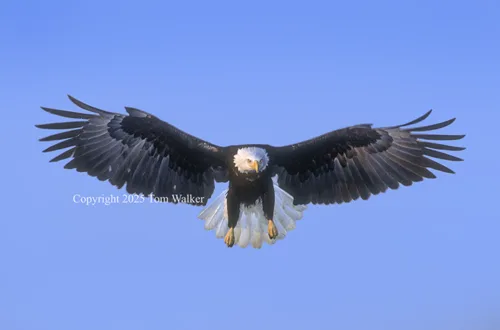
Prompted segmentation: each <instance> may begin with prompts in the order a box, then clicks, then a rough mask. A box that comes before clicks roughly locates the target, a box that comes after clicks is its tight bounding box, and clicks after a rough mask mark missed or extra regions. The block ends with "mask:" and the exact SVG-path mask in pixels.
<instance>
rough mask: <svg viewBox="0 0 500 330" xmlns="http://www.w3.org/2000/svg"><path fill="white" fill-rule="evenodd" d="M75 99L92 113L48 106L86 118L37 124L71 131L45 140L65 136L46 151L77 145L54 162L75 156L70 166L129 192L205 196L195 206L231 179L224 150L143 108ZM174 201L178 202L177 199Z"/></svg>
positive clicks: (56, 112)
mask: <svg viewBox="0 0 500 330" xmlns="http://www.w3.org/2000/svg"><path fill="white" fill-rule="evenodd" d="M69 98H70V100H71V101H72V102H73V103H74V104H76V105H77V106H78V107H80V108H82V109H84V110H87V111H90V112H92V114H86V113H77V112H72V111H66V110H58V109H51V108H46V107H42V109H43V110H45V111H47V112H49V113H51V114H54V115H58V116H61V117H66V118H72V119H85V120H84V121H72V122H62V123H52V124H42V125H36V127H38V128H41V129H62V130H65V131H63V132H61V133H57V134H53V135H50V136H47V137H45V138H42V139H40V141H60V140H62V141H60V142H58V143H56V144H55V145H52V146H51V147H49V148H47V149H45V150H44V152H50V151H55V150H60V149H66V148H70V147H71V148H70V149H69V150H66V151H64V152H63V153H61V154H60V155H58V156H56V157H55V158H53V159H52V160H51V161H52V162H57V161H60V160H64V159H68V158H71V160H70V161H69V162H68V163H67V164H66V165H65V168H67V169H76V170H77V171H78V172H86V173H88V174H89V175H90V176H95V177H97V178H98V179H99V180H101V181H106V180H107V181H109V182H110V183H111V184H113V185H115V186H117V187H118V188H121V187H123V186H124V185H125V184H126V185H127V192H129V193H136V194H144V195H150V194H153V195H154V196H156V197H171V196H172V195H173V194H191V195H193V196H195V197H203V198H202V199H200V200H198V201H199V203H198V201H196V202H195V203H193V204H194V205H205V204H206V203H207V201H208V199H209V198H210V196H211V195H212V193H213V191H214V187H215V184H214V181H226V180H227V179H226V178H227V169H226V167H225V150H224V148H221V147H219V146H216V145H213V144H210V143H208V142H206V141H203V140H201V139H199V138H196V137H194V136H192V135H189V134H187V133H185V132H183V131H181V130H179V129H178V128H176V127H174V126H172V125H170V124H168V123H166V122H163V121H161V120H160V119H158V118H156V117H155V116H153V115H151V114H149V113H147V112H144V111H142V110H139V109H135V108H130V107H127V108H126V111H127V112H128V114H129V115H128V116H127V115H123V114H119V113H113V112H108V111H105V110H101V109H98V108H95V107H92V106H90V105H88V104H85V103H83V102H81V101H79V100H77V99H75V98H74V97H71V96H69ZM200 194H201V195H200ZM168 200H169V201H170V202H175V200H174V199H173V198H168Z"/></svg>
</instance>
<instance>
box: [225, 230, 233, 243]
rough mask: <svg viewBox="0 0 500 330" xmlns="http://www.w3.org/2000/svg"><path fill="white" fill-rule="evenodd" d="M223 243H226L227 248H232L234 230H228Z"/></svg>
mask: <svg viewBox="0 0 500 330" xmlns="http://www.w3.org/2000/svg"><path fill="white" fill-rule="evenodd" d="M224 243H226V245H227V247H233V245H234V228H229V230H228V231H227V234H226V236H225V237H224Z"/></svg>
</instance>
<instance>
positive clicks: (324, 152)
mask: <svg viewBox="0 0 500 330" xmlns="http://www.w3.org/2000/svg"><path fill="white" fill-rule="evenodd" d="M431 111H432V110H431ZM431 111H429V112H427V113H426V114H425V115H423V116H422V117H419V118H417V119H415V120H413V121H411V122H409V123H406V124H403V125H399V126H393V127H384V128H372V125H368V124H365V125H357V126H352V127H347V128H343V129H339V130H336V131H332V132H330V133H327V134H324V135H321V136H319V137H316V138H314V139H311V140H307V141H304V142H301V143H297V144H293V145H288V146H284V147H273V148H271V152H272V154H270V159H272V160H273V164H274V166H275V173H276V174H278V184H279V186H280V187H282V188H283V189H285V190H286V191H288V192H289V193H290V194H291V195H292V196H293V197H294V203H295V204H308V203H313V204H331V203H338V204H341V203H348V202H350V201H352V200H356V199H358V198H359V197H361V198H362V199H368V198H369V197H370V195H377V194H378V193H381V192H385V191H386V190H387V188H390V189H397V188H398V187H399V185H400V184H402V185H404V186H410V185H412V183H413V182H418V181H422V180H423V179H424V178H435V177H436V176H435V175H434V174H433V173H432V172H430V171H429V169H434V170H438V171H442V172H447V173H454V172H453V171H452V170H451V169H449V168H448V167H446V166H444V165H442V164H440V163H438V162H436V161H434V160H432V159H430V158H428V157H433V158H437V159H444V160H450V161H461V160H462V159H460V158H457V157H455V156H451V155H448V154H446V153H444V152H442V151H439V150H449V151H459V150H463V149H465V148H461V147H454V146H449V145H446V144H441V143H436V142H429V141H439V140H459V139H461V138H463V137H464V136H465V135H437V134H428V133H419V132H425V131H431V130H436V129H440V128H443V127H446V126H448V125H450V124H451V123H453V121H454V120H455V119H450V120H447V121H445V122H442V123H438V124H434V125H428V126H421V127H414V128H405V127H406V126H410V125H413V124H416V123H419V122H421V121H423V120H424V119H426V118H427V117H428V116H429V115H430V113H431Z"/></svg>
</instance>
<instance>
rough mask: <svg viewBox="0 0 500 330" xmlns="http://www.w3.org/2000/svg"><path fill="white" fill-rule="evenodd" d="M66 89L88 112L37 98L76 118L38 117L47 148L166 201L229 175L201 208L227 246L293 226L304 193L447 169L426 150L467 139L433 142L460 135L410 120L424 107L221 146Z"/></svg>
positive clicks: (306, 197)
mask: <svg viewBox="0 0 500 330" xmlns="http://www.w3.org/2000/svg"><path fill="white" fill-rule="evenodd" d="M69 98H70V100H71V101H72V102H73V103H74V104H76V105H77V106H78V107H80V108H82V109H84V110H87V111H89V112H90V113H77V112H71V111H66V110H57V109H51V108H46V107H42V109H43V110H45V111H47V112H49V113H51V114H54V115H58V116H61V117H65V118H71V119H75V121H68V122H59V123H53V124H43V125H36V126H37V127H38V128H41V129H55V130H63V132H61V133H57V134H54V135H50V136H48V137H45V138H42V139H40V141H61V142H58V143H56V144H54V145H52V146H51V147H49V148H47V149H45V150H44V152H49V151H56V150H62V149H67V150H66V151H64V152H62V153H61V154H59V155H58V156H56V157H55V158H53V159H52V160H51V161H52V162H56V161H60V160H64V159H70V161H69V162H68V163H67V164H66V165H65V166H64V167H65V168H67V169H76V170H77V171H79V172H86V173H88V174H89V175H90V176H94V177H97V178H98V179H99V180H101V181H106V180H107V181H109V182H110V183H111V184H113V185H115V186H116V187H118V188H122V187H123V186H124V185H126V190H127V192H128V193H130V194H142V195H145V196H154V197H155V198H158V199H161V200H162V201H167V202H172V203H177V202H178V201H179V200H183V201H185V202H186V203H188V204H192V205H203V206H205V205H206V204H207V201H208V199H209V198H210V197H211V196H212V194H213V192H214V189H215V183H216V182H228V183H229V187H228V189H227V190H225V191H224V192H223V193H222V194H221V195H220V196H218V197H217V198H216V199H215V200H214V201H213V202H212V204H211V205H209V206H208V207H206V208H205V209H204V210H203V211H202V212H201V213H200V215H199V217H200V218H201V219H203V220H204V221H205V228H206V229H214V230H215V232H216V236H217V237H219V238H222V237H224V241H225V243H226V245H227V246H229V247H231V246H233V245H234V244H238V245H239V246H241V247H245V246H247V245H249V244H251V245H252V246H253V247H256V248H260V247H261V246H262V243H263V242H267V243H269V244H273V243H274V242H276V240H277V239H280V238H283V237H285V235H286V233H287V232H288V231H289V230H292V229H294V228H295V222H296V221H297V220H299V219H301V218H302V214H303V212H304V210H305V208H306V206H305V205H306V204H309V203H312V204H333V203H337V204H341V203H348V202H350V201H353V200H356V199H359V198H361V199H368V198H369V197H370V196H371V195H377V194H379V193H381V192H385V191H386V190H387V189H388V188H390V189H397V188H398V187H399V186H400V185H404V186H410V185H412V184H413V182H419V181H422V180H423V179H424V178H435V177H436V176H435V175H434V174H433V173H432V172H431V171H430V170H429V169H432V170H437V171H441V172H446V173H454V172H453V171H452V170H451V169H449V168H448V167H446V166H444V165H443V164H441V163H438V162H437V161H436V160H433V159H432V158H435V159H442V160H448V161H461V160H462V159H460V158H458V157H455V156H452V155H449V154H447V153H445V152H444V151H460V150H463V149H465V148H462V147H456V146H451V145H448V144H444V142H440V141H448V140H459V139H461V138H463V137H464V135H442V134H432V133H427V132H429V131H433V130H438V129H441V128H444V127H446V126H448V125H450V124H452V123H453V121H454V120H455V119H450V120H447V121H444V122H441V123H437V124H433V125H426V126H417V127H410V126H412V125H415V124H418V123H420V122H421V121H423V120H425V119H426V118H427V117H428V116H429V115H430V113H431V111H428V112H427V113H426V114H424V115H423V116H421V117H419V118H417V119H415V120H413V121H410V122H408V123H406V124H403V125H398V126H391V127H381V128H373V127H372V125H369V124H364V125H356V126H351V127H346V128H342V129H338V130H335V131H331V132H329V133H326V134H323V135H321V136H318V137H316V138H313V139H310V140H307V141H303V142H300V143H296V144H291V145H287V146H283V147H274V146H271V145H262V144H257V145H250V144H249V145H231V146H227V147H221V146H217V145H214V144H211V143H209V142H207V141H204V140H202V139H199V138H197V137H195V136H192V135H190V134H188V133H185V132H183V131H181V130H180V129H178V128H176V127H175V126H173V125H170V124H168V123H166V122H164V121H162V120H160V119H158V118H157V117H155V116H153V115H151V114H149V113H147V112H145V111H142V110H139V109H135V108H130V107H126V108H125V109H126V111H127V113H128V115H124V114H119V113H114V112H109V111H105V110H101V109H98V108H95V107H92V106H90V105H88V104H85V103H83V102H81V101H79V100H77V99H75V98H73V97H71V96H69ZM433 141H434V142H433ZM435 141H438V142H435ZM174 196H177V197H174ZM179 196H189V197H190V198H184V199H182V198H179Z"/></svg>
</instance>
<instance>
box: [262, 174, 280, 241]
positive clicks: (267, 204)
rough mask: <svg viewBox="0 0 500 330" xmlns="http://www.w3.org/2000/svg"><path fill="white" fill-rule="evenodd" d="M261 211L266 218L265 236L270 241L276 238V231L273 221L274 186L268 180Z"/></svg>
mask: <svg viewBox="0 0 500 330" xmlns="http://www.w3.org/2000/svg"><path fill="white" fill-rule="evenodd" d="M262 209H263V211H264V215H265V216H266V219H267V220H268V221H267V234H268V235H269V238H270V239H275V238H276V237H278V229H277V228H276V225H275V224H274V221H273V216H274V185H273V181H272V180H271V179H270V180H269V185H268V188H267V192H266V193H265V194H264V196H263V198H262Z"/></svg>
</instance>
